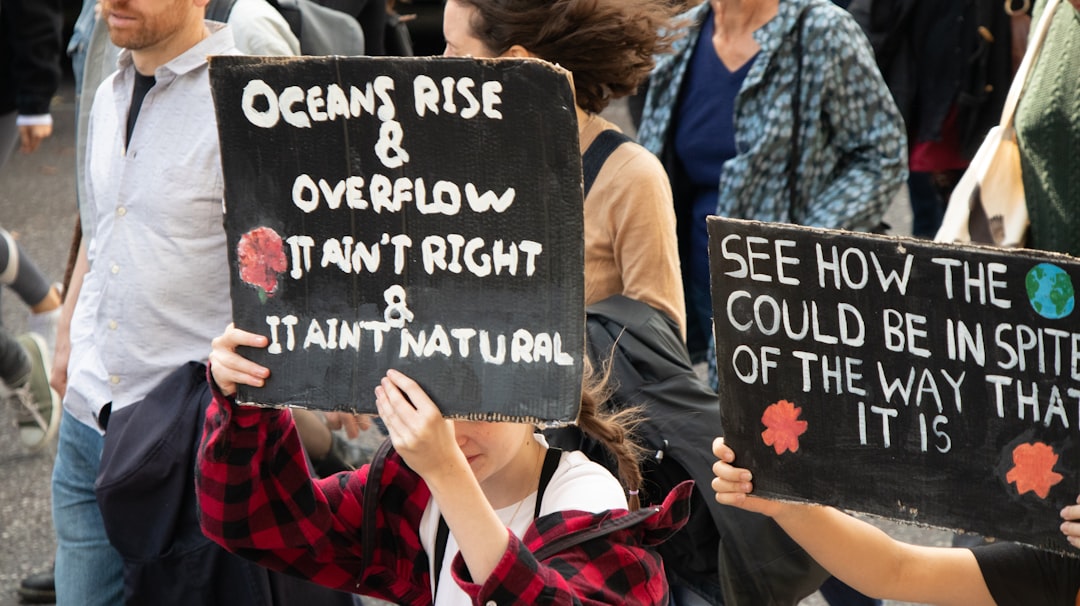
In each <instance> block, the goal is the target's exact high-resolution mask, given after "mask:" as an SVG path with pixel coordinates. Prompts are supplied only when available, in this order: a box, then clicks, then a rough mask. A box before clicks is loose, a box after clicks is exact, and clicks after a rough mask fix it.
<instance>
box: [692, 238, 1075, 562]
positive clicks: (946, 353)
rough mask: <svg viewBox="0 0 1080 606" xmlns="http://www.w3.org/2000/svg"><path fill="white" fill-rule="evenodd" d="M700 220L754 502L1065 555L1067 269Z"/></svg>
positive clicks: (926, 246)
mask: <svg viewBox="0 0 1080 606" xmlns="http://www.w3.org/2000/svg"><path fill="white" fill-rule="evenodd" d="M708 222H709V225H708V227H709V256H710V264H711V273H712V280H713V283H712V292H713V309H714V314H715V315H714V326H715V331H716V342H717V367H718V370H719V373H720V390H719V393H720V401H721V410H722V413H723V420H724V428H725V430H726V432H727V436H728V438H727V439H728V442H729V443H730V444H731V445H732V447H733V448H734V449H735V450H736V453H738V456H739V464H740V466H744V467H747V468H749V469H751V470H752V471H753V472H754V473H755V477H754V481H755V490H756V491H758V492H760V493H762V494H765V495H770V496H775V497H781V498H785V499H794V500H806V501H812V502H819V503H825V504H830V505H836V506H839V507H843V508H845V509H850V510H855V511H861V512H867V513H872V514H878V515H882V516H887V517H891V518H895V519H900V520H905V521H913V522H918V523H921V524H925V525H930V526H938V527H943V528H951V529H958V530H964V531H972V532H978V533H982V534H985V535H987V536H992V537H997V538H999V539H1009V540H1015V541H1019V542H1023V543H1027V544H1030V545H1034V546H1037V547H1041V548H1044V549H1050V550H1055V551H1064V550H1065V549H1066V548H1067V547H1068V544H1067V543H1066V542H1065V541H1064V538H1063V536H1062V535H1061V533H1060V531H1059V530H1058V525H1059V524H1060V518H1059V515H1058V512H1059V510H1060V509H1061V508H1062V507H1063V506H1065V505H1068V504H1071V503H1074V502H1075V501H1076V497H1077V494H1078V493H1080V450H1078V448H1077V445H1078V441H1077V435H1078V434H1077V432H1078V431H1080V330H1078V329H1080V324H1078V322H1077V312H1076V311H1075V309H1074V307H1075V292H1074V287H1073V285H1074V284H1075V283H1076V281H1077V280H1080V263H1078V262H1077V260H1076V259H1073V258H1071V257H1066V256H1063V255H1053V254H1048V253H1039V252H1036V251H1027V250H1023V251H1020V250H1015V251H1006V250H1001V249H991V248H983V247H975V246H963V247H962V246H955V245H940V244H934V243H932V242H926V241H920V240H912V239H901V238H889V237H883V236H871V235H861V234H854V233H848V232H840V231H832V230H818V229H809V228H803V227H795V226H789V225H780V224H766V223H757V222H748V221H736V220H727V219H721V218H718V217H710V218H709V220H708Z"/></svg>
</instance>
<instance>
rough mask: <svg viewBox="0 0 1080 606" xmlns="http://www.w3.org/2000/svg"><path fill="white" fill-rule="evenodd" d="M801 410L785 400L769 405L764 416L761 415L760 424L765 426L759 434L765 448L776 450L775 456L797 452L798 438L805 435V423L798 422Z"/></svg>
mask: <svg viewBox="0 0 1080 606" xmlns="http://www.w3.org/2000/svg"><path fill="white" fill-rule="evenodd" d="M801 413H802V409H801V408H799V407H798V406H795V405H794V404H792V403H791V402H788V401H787V400H780V401H779V402H777V403H775V404H771V405H769V407H768V408H766V409H765V414H763V415H761V422H762V424H764V425H765V427H766V429H765V431H763V432H761V439H762V440H764V441H765V445H766V446H772V447H773V448H774V449H776V454H778V455H781V454H784V453H785V452H787V451H789V450H790V451H791V452H798V450H799V436H801V435H803V434H804V433H806V426H807V423H806V421H800V420H799V415H800V414H801Z"/></svg>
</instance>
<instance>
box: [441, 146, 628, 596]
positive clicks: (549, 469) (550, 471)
mask: <svg viewBox="0 0 1080 606" xmlns="http://www.w3.org/2000/svg"><path fill="white" fill-rule="evenodd" d="M605 132H615V131H605ZM561 458H562V450H561V449H559V448H550V447H549V448H548V451H547V454H546V455H544V466H543V468H542V469H541V470H540V483H539V484H538V485H537V487H536V509H535V510H534V511H533V519H536V518H538V517H540V503H542V502H543V501H544V491H546V490H547V487H548V484H549V483H550V482H551V477H552V476H554V475H555V470H556V469H558V468H559V460H560V459H561ZM449 537H450V527H449V526H447V525H446V520H445V519H443V517H442V516H439V530H438V531H437V532H436V533H435V554H434V555H435V576H433V577H432V579H431V586H432V588H433V589H434V590H435V591H438V590H439V574H440V573H442V565H443V558H444V557H445V556H446V540H447V539H448V538H449Z"/></svg>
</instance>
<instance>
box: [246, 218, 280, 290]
mask: <svg viewBox="0 0 1080 606" xmlns="http://www.w3.org/2000/svg"><path fill="white" fill-rule="evenodd" d="M236 256H237V258H238V260H239V264H240V279H241V280H243V281H244V282H247V283H248V284H250V285H252V286H254V287H256V288H259V289H261V293H260V296H261V295H266V296H273V294H274V291H276V290H277V287H278V276H280V275H281V272H283V271H285V269H286V268H288V260H287V259H286V258H285V243H284V242H282V240H281V236H279V235H278V234H277V232H275V231H274V230H272V229H270V228H269V227H256V228H255V229H253V230H251V231H249V232H248V233H246V234H244V235H243V236H241V238H240V243H239V244H237V245H236Z"/></svg>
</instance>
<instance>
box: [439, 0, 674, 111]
mask: <svg viewBox="0 0 1080 606" xmlns="http://www.w3.org/2000/svg"><path fill="white" fill-rule="evenodd" d="M455 1H456V2H458V3H460V4H463V5H465V6H471V7H473V8H475V9H476V14H475V16H474V18H473V21H472V23H471V24H470V26H471V28H472V34H473V35H474V36H476V37H477V38H479V39H480V40H482V41H483V42H484V44H485V45H486V46H487V47H488V48H489V49H491V50H493V51H495V52H496V53H497V54H502V53H504V52H506V51H507V50H508V49H509V48H510V47H511V46H513V45H515V44H518V45H521V46H522V47H524V48H525V49H526V50H528V51H529V52H530V53H532V54H533V55H536V56H537V57H540V58H541V59H544V60H546V61H549V62H551V63H556V64H558V65H560V66H562V67H563V68H565V69H567V70H569V71H570V72H572V73H573V75H574V89H575V91H576V95H577V103H578V105H580V106H581V107H582V109H585V110H586V111H590V112H600V111H602V110H603V109H604V108H605V107H607V105H608V103H610V102H611V100H612V99H617V98H619V97H624V96H626V95H629V94H632V93H634V92H635V91H637V89H638V86H640V85H641V83H642V82H644V81H645V79H646V78H647V77H648V76H649V72H651V71H652V69H653V66H654V64H655V63H654V61H653V55H655V54H658V53H663V52H666V51H668V50H670V48H671V42H672V40H673V34H672V33H671V32H673V31H674V29H675V28H674V27H672V25H673V24H672V21H671V20H672V17H673V16H674V11H675V9H673V8H672V7H671V5H670V4H669V3H668V2H665V1H663V0H455Z"/></svg>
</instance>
